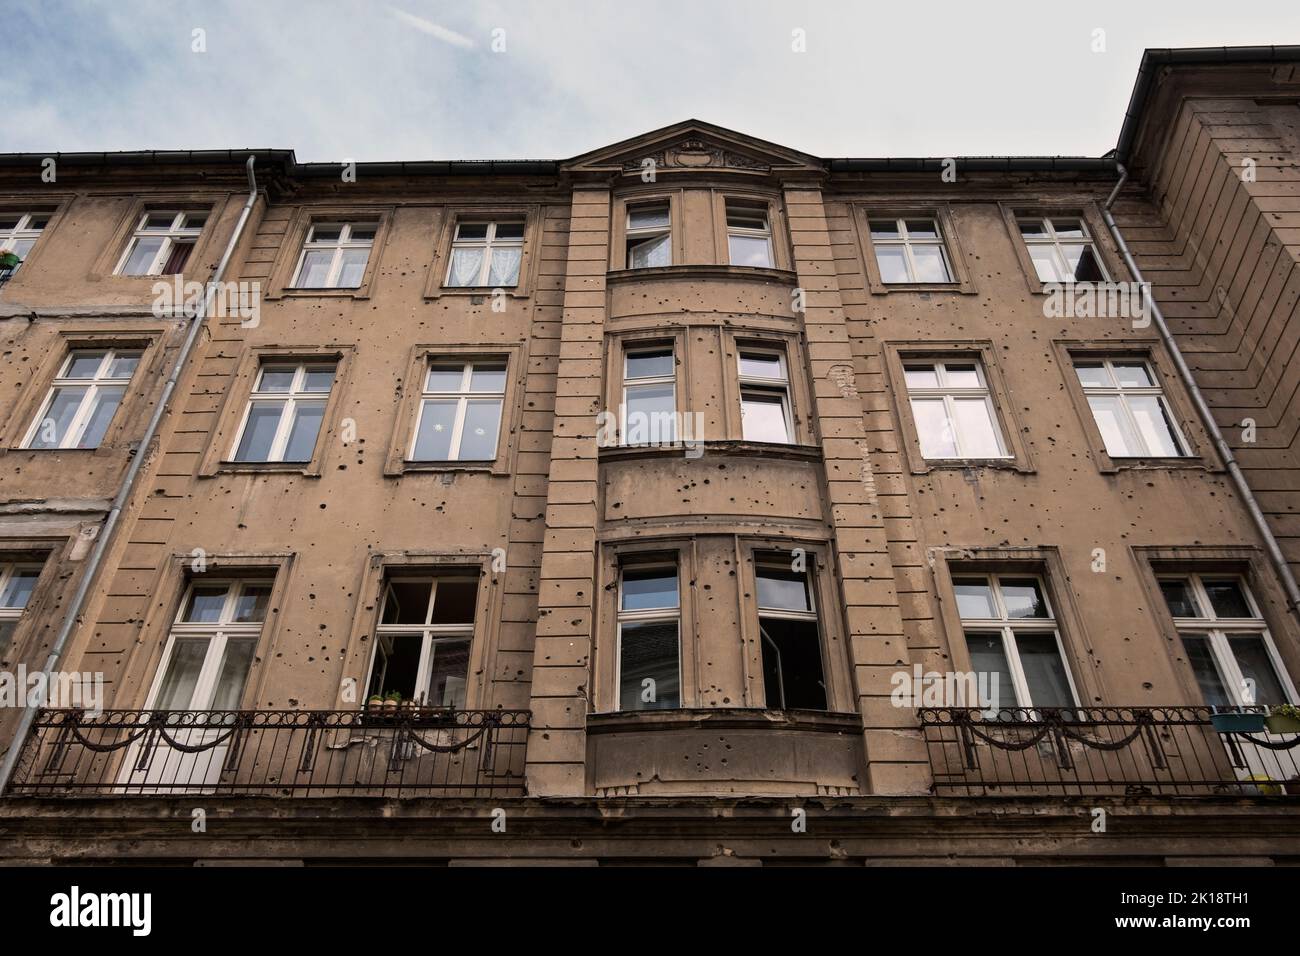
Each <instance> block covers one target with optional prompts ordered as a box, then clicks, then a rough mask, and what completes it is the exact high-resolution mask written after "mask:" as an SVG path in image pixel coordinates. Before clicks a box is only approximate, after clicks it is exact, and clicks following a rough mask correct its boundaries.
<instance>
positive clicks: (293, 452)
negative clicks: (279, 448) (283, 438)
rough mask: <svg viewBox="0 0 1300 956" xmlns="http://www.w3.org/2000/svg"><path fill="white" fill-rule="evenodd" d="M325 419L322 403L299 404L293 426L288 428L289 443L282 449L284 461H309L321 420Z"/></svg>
mask: <svg viewBox="0 0 1300 956" xmlns="http://www.w3.org/2000/svg"><path fill="white" fill-rule="evenodd" d="M324 417H325V405H324V403H323V402H321V403H317V402H299V403H298V407H297V409H296V414H295V415H294V418H293V425H291V426H290V428H289V441H288V443H287V444H286V445H285V448H284V460H285V461H311V453H312V451H314V450H315V448H316V436H317V434H319V432H320V423H321V419H323V418H324Z"/></svg>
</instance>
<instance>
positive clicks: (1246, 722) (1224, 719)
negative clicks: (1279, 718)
mask: <svg viewBox="0 0 1300 956" xmlns="http://www.w3.org/2000/svg"><path fill="white" fill-rule="evenodd" d="M1266 719H1267V718H1265V716H1264V715H1263V714H1238V713H1227V714H1211V715H1210V723H1212V724H1214V729H1215V730H1216V731H1218V732H1219V733H1221V734H1257V733H1259V732H1260V731H1262V730H1263V729H1264V721H1265V720H1266Z"/></svg>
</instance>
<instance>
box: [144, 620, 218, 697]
mask: <svg viewBox="0 0 1300 956" xmlns="http://www.w3.org/2000/svg"><path fill="white" fill-rule="evenodd" d="M208 641H209V638H206V637H182V638H177V639H176V640H175V641H173V642H172V653H171V659H170V660H169V661H168V662H167V672H166V674H165V675H164V676H163V680H162V684H161V686H160V687H159V688H158V699H157V700H155V701H154V704H153V706H154V709H155V710H189V709H190V708H191V707H193V706H194V688H195V686H196V685H197V684H198V682H199V671H200V670H201V669H202V668H203V658H204V657H205V656H207V653H208Z"/></svg>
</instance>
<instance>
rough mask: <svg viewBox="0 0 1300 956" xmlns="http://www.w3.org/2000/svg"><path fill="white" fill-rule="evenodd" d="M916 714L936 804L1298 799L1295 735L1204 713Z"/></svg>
mask: <svg viewBox="0 0 1300 956" xmlns="http://www.w3.org/2000/svg"><path fill="white" fill-rule="evenodd" d="M1262 713H1263V711H1262V709H1261V710H1260V711H1258V712H1257V713H1256V716H1258V717H1259V722H1260V723H1262V719H1263V718H1262ZM920 714H921V728H922V732H923V734H924V736H925V743H926V749H927V751H928V753H929V757H930V767H931V770H932V773H933V779H934V792H935V793H937V794H958V795H968V796H985V795H998V794H1007V795H1023V794H1032V793H1060V794H1111V795H1127V794H1147V793H1150V794H1177V795H1181V794H1254V795H1281V794H1290V795H1297V794H1300V763H1298V762H1297V761H1298V759H1300V749H1297V748H1298V747H1300V734H1297V733H1270V732H1268V731H1267V730H1266V729H1264V728H1262V727H1261V728H1260V729H1258V730H1253V729H1236V730H1231V729H1229V728H1227V727H1226V726H1223V724H1224V721H1223V718H1224V716H1225V715H1221V714H1220V715H1216V714H1215V712H1214V710H1213V708H1210V707H1103V708H1072V709H1069V710H1049V709H1045V708H1044V709H1037V710H1024V709H1006V710H1000V711H997V712H996V713H995V714H985V713H982V712H981V711H979V710H977V709H971V708H923V709H922V710H921V712H920ZM1216 716H1217V717H1218V718H1219V720H1220V725H1221V727H1222V729H1216V727H1215V724H1214V721H1213V719H1212V718H1215V717H1216Z"/></svg>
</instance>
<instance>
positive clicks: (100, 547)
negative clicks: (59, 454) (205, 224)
mask: <svg viewBox="0 0 1300 956" xmlns="http://www.w3.org/2000/svg"><path fill="white" fill-rule="evenodd" d="M256 161H257V158H256V157H255V156H249V157H248V163H247V166H246V168H247V170H248V199H247V200H245V202H244V208H243V210H242V211H241V212H240V214H239V220H238V221H237V222H236V223H235V231H234V232H233V233H232V234H231V236H230V241H229V242H228V243H226V250H225V252H223V253H222V255H221V260H220V261H219V262H218V263H217V268H216V271H214V272H213V273H212V279H211V280H210V281H209V282H208V285H207V290H206V292H205V293H204V296H203V299H202V300H201V301H200V303H199V307H198V309H197V310H196V311H195V313H194V317H193V318H192V319H191V320H190V328H189V332H188V333H187V334H186V336H185V342H184V344H183V345H182V346H181V350H180V353H179V354H178V355H177V356H176V361H175V363H174V364H173V365H172V370H171V373H170V374H169V375H168V376H167V381H166V383H165V384H164V385H163V390H162V394H161V395H160V396H159V398H158V404H157V406H156V407H155V408H154V411H153V416H152V417H151V418H150V419H149V425H148V427H146V428H145V431H144V435H143V436H141V438H140V443H139V445H138V446H137V447H136V451H135V454H134V455H132V457H131V463H130V465H128V467H127V470H126V475H125V476H124V477H123V479H122V485H121V487H120V488H119V489H118V491H117V495H116V496H115V497H114V498H113V504H112V506H111V507H110V508H109V512H108V517H107V518H105V519H104V526H103V528H101V529H100V532H99V537H98V538H96V540H95V547H94V550H92V551H91V554H90V558H89V559H88V561H87V562H86V568H85V570H84V571H83V572H82V575H81V581H80V583H79V584H78V585H77V591H76V593H75V594H74V595H73V597H72V601H71V602H70V603H69V605H68V612H67V616H66V617H65V618H64V621H63V626H62V627H61V628H60V629H59V634H58V637H56V638H55V639H54V643H53V644H52V645H51V646H50V653H49V656H48V657H47V658H46V660H45V668H44V672H45V675H46V683H45V686H46V687H47V688H48V687H50V686H53V680H52V677H53V673H54V669H55V668H56V667H57V666H58V663H59V658H60V657H62V656H63V650H64V648H65V647H66V645H67V643H68V639H69V638H70V637H71V636H72V632H73V631H74V630H76V627H77V621H78V619H79V618H80V616H81V612H82V608H83V607H84V605H85V603H86V597H87V596H88V595H89V594H90V589H91V587H92V585H93V584H94V583H95V577H96V576H97V574H98V572H99V567H100V565H101V564H102V563H103V560H104V555H105V554H107V553H108V546H109V544H110V543H111V542H112V539H113V532H114V531H115V530H116V528H117V523H118V520H119V519H120V518H121V516H122V510H123V509H124V508H125V507H126V504H127V502H128V500H129V499H130V497H131V494H132V492H133V491H134V486H135V481H136V478H137V477H139V474H140V470H141V468H142V467H143V465H144V460H145V458H147V457H148V454H149V445H150V444H151V443H152V442H153V440H154V437H155V436H156V435H157V433H158V427H159V425H160V424H161V423H162V420H163V416H164V415H165V414H166V413H167V405H168V402H169V401H170V400H171V396H172V392H173V391H175V389H176V382H177V380H178V379H179V378H180V376H181V373H182V372H183V371H184V370H185V365H186V363H187V362H188V361H189V357H190V353H191V352H192V351H193V350H194V344H195V342H197V341H198V337H199V330H200V329H202V328H203V322H204V319H206V318H207V315H208V310H209V309H210V308H211V306H212V300H213V298H214V297H215V296H216V293H217V286H218V284H219V283H220V282H221V280H222V278H223V277H224V276H225V274H226V267H227V266H228V265H229V264H230V259H231V256H233V255H234V252H235V246H236V245H237V244H238V243H239V240H240V238H241V236H242V235H243V233H244V226H245V225H246V224H247V223H248V217H249V216H250V215H251V214H252V211H253V204H254V203H255V202H256V201H257V177H256V176H255V175H254V174H253V164H254V163H255V162H256ZM39 709H40V708H39V707H33V706H28V705H24V707H23V713H22V717H21V718H19V721H18V727H17V729H16V730H15V731H14V736H13V740H12V741H11V742H10V744H9V750H8V752H7V753H6V754H5V757H4V763H3V764H0V795H3V794H4V792H5V790H6V789H8V787H9V781H10V779H11V778H12V777H13V773H14V769H15V768H16V767H17V765H18V757H19V755H20V754H21V753H22V750H23V744H24V743H25V742H26V737H27V734H28V733H29V732H30V730H31V727H32V722H33V721H35V719H36V713H37V711H38V710H39Z"/></svg>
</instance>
